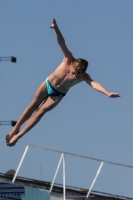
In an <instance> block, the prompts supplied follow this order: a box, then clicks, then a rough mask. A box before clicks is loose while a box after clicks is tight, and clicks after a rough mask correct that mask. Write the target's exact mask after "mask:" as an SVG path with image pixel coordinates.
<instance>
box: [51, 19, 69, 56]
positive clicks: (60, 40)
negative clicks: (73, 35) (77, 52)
mask: <svg viewBox="0 0 133 200" xmlns="http://www.w3.org/2000/svg"><path fill="white" fill-rule="evenodd" d="M50 28H52V29H54V30H55V34H56V39H57V42H58V44H59V45H60V47H61V49H62V51H63V53H64V55H65V57H67V58H71V57H72V53H71V52H70V51H69V50H68V48H67V46H66V44H65V39H64V37H63V36H62V34H61V32H60V29H59V28H58V25H57V23H56V20H55V19H54V18H53V19H52V24H51V26H50Z"/></svg>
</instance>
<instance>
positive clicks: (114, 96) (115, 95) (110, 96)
mask: <svg viewBox="0 0 133 200" xmlns="http://www.w3.org/2000/svg"><path fill="white" fill-rule="evenodd" d="M120 96H121V95H120V94H117V93H111V94H110V95H109V96H108V97H109V98H116V97H120Z"/></svg>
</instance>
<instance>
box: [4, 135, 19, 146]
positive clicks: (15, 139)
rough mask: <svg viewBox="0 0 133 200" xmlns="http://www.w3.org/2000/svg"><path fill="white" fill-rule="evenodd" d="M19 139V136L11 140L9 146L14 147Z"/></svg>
mask: <svg viewBox="0 0 133 200" xmlns="http://www.w3.org/2000/svg"><path fill="white" fill-rule="evenodd" d="M18 139H19V137H18V136H17V134H16V135H14V136H13V137H12V139H10V141H9V142H8V143H7V146H10V147H12V146H14V145H15V144H16V142H17V141H18Z"/></svg>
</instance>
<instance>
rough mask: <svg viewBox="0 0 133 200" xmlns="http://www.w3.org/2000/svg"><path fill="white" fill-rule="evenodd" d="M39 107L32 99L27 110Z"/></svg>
mask: <svg viewBox="0 0 133 200" xmlns="http://www.w3.org/2000/svg"><path fill="white" fill-rule="evenodd" d="M38 107H39V104H38V103H37V101H34V100H33V101H32V102H31V104H30V105H29V106H28V110H36V109H37V108H38Z"/></svg>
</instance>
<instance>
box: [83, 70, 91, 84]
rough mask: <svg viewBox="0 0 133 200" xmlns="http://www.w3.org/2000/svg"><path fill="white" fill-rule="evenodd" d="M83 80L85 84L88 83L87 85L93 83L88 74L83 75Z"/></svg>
mask: <svg viewBox="0 0 133 200" xmlns="http://www.w3.org/2000/svg"><path fill="white" fill-rule="evenodd" d="M83 79H84V81H85V82H86V83H88V84H89V85H90V84H91V82H92V81H93V80H92V78H91V77H90V75H89V74H88V73H86V72H85V73H84V75H83Z"/></svg>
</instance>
